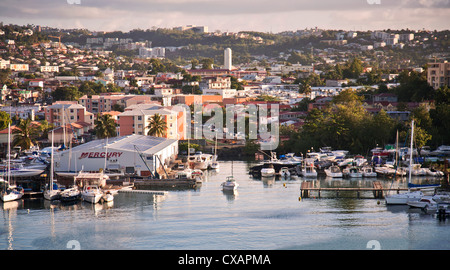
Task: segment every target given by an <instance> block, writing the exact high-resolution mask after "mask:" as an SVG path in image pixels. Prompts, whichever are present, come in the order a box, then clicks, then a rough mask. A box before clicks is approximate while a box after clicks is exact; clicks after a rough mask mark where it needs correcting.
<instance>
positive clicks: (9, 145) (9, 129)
mask: <svg viewBox="0 0 450 270" xmlns="http://www.w3.org/2000/svg"><path fill="white" fill-rule="evenodd" d="M6 179H7V180H8V187H9V185H10V180H11V122H9V123H8V171H7V174H6Z"/></svg>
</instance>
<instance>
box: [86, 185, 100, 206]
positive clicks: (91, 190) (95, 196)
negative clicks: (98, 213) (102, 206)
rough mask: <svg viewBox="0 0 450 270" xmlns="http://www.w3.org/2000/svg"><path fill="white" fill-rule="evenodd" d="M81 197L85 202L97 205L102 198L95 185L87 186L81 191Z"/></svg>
mask: <svg viewBox="0 0 450 270" xmlns="http://www.w3.org/2000/svg"><path fill="white" fill-rule="evenodd" d="M81 197H82V198H83V200H84V201H86V202H90V203H98V202H99V201H100V199H101V198H102V197H103V192H102V191H101V189H100V188H99V187H98V186H97V185H89V186H86V187H85V188H84V189H83V191H82V192H81Z"/></svg>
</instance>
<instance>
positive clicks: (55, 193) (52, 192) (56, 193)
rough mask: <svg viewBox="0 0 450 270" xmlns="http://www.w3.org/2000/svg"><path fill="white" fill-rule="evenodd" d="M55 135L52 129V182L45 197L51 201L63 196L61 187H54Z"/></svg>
mask: <svg viewBox="0 0 450 270" xmlns="http://www.w3.org/2000/svg"><path fill="white" fill-rule="evenodd" d="M53 136H54V131H53V130H52V151H51V153H52V156H51V159H50V183H49V185H48V188H47V189H46V190H44V199H46V200H49V201H53V200H58V199H59V198H60V197H61V194H60V193H61V191H60V190H59V189H54V187H53V167H54V164H53V163H54V162H53V155H54V154H53Z"/></svg>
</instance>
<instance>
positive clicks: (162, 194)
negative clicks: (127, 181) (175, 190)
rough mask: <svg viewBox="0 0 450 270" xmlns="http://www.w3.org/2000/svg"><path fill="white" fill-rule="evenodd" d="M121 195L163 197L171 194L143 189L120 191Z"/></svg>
mask: <svg viewBox="0 0 450 270" xmlns="http://www.w3.org/2000/svg"><path fill="white" fill-rule="evenodd" d="M119 193H139V194H150V195H161V196H165V195H167V194H169V192H167V191H163V190H143V189H120V190H119Z"/></svg>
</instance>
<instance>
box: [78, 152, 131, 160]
mask: <svg viewBox="0 0 450 270" xmlns="http://www.w3.org/2000/svg"><path fill="white" fill-rule="evenodd" d="M105 154H106V153H105V152H83V153H81V156H80V158H79V159H82V158H105ZM122 154H123V152H109V153H108V154H107V156H106V157H107V158H118V157H120V156H121V155H122Z"/></svg>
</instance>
